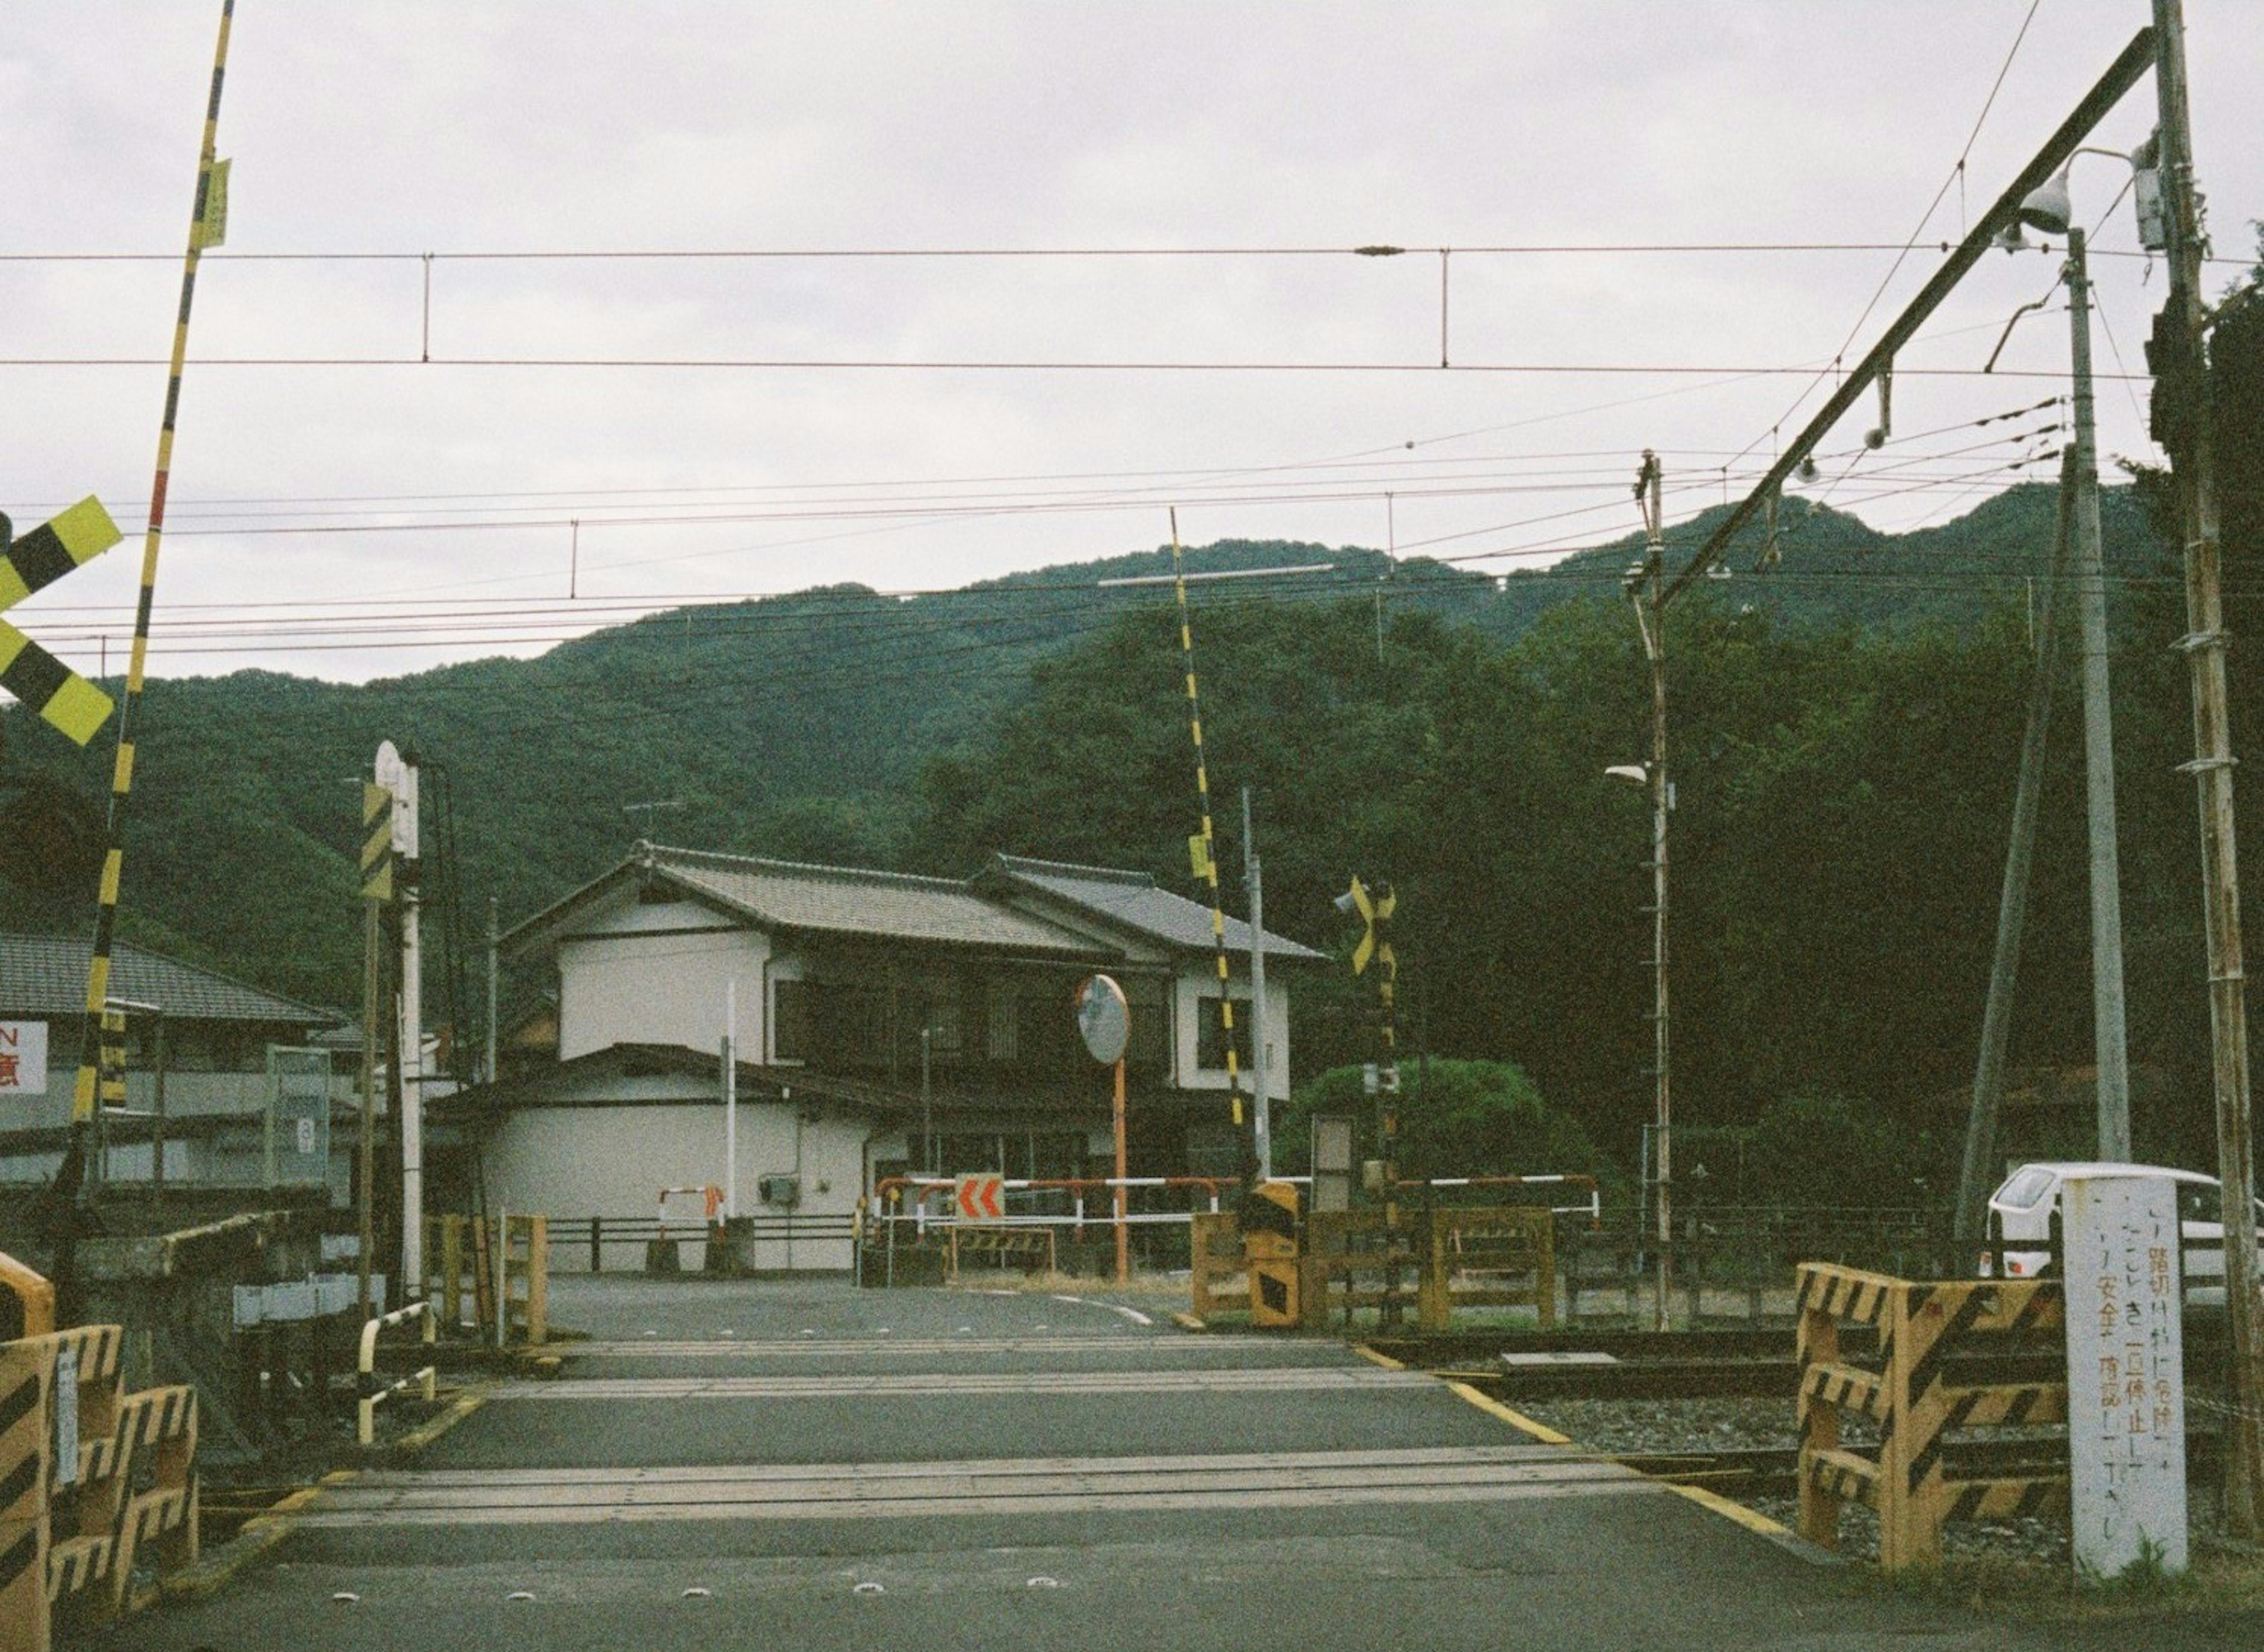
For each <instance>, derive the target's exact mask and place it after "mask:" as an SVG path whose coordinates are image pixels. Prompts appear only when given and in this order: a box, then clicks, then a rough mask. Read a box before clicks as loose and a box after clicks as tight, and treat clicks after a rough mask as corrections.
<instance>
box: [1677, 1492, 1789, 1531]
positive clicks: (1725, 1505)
mask: <svg viewBox="0 0 2264 1652" xmlns="http://www.w3.org/2000/svg"><path fill="white" fill-rule="evenodd" d="M1667 1489H1668V1490H1669V1491H1671V1492H1673V1493H1674V1495H1675V1496H1678V1497H1687V1498H1689V1499H1690V1501H1691V1502H1693V1503H1696V1504H1697V1505H1698V1506H1699V1507H1700V1508H1702V1509H1711V1510H1712V1511H1714V1512H1715V1513H1716V1514H1718V1515H1721V1516H1722V1517H1723V1518H1726V1519H1731V1520H1735V1521H1736V1522H1737V1523H1738V1525H1741V1526H1743V1527H1745V1530H1746V1531H1748V1532H1759V1533H1760V1535H1761V1536H1763V1537H1771V1538H1774V1537H1790V1536H1791V1535H1792V1532H1791V1531H1790V1529H1789V1528H1788V1527H1785V1526H1782V1525H1778V1524H1777V1523H1776V1522H1775V1521H1774V1520H1772V1519H1770V1518H1768V1516H1767V1515H1765V1514H1763V1513H1761V1512H1760V1511H1758V1510H1755V1509H1748V1508H1747V1507H1745V1504H1744V1503H1734V1502H1732V1501H1731V1500H1730V1499H1729V1498H1727V1497H1725V1496H1723V1495H1722V1494H1721V1493H1720V1492H1718V1491H1709V1490H1708V1489H1706V1488H1705V1487H1703V1486H1669V1487H1667Z"/></svg>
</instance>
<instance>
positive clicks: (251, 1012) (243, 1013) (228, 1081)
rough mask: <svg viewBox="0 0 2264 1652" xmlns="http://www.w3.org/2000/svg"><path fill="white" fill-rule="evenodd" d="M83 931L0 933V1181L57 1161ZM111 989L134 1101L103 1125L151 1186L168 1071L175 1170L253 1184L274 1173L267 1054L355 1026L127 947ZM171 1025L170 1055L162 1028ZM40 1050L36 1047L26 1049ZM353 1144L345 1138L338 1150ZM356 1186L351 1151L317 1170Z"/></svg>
mask: <svg viewBox="0 0 2264 1652" xmlns="http://www.w3.org/2000/svg"><path fill="white" fill-rule="evenodd" d="M90 952H91V946H90V945H89V943H88V941H87V940H86V939H85V938H83V937H67V936H55V935H20V934H0V1029H8V1030H10V1031H9V1032H8V1033H7V1035H6V1036H4V1037H0V1046H4V1047H0V1056H12V1057H14V1059H13V1060H11V1061H0V1183H24V1182H36V1181H44V1180H45V1179H46V1178H47V1177H48V1176H49V1175H50V1174H52V1173H53V1170H54V1166H55V1163H57V1162H58V1160H59V1159H60V1157H61V1155H62V1147H63V1143H64V1139H65V1136H66V1134H67V1133H68V1130H69V1125H70V1117H71V1101H72V1096H73V1093H74V1091H75V1090H76V1084H77V1077H78V1063H79V1044H80V1033H81V1029H82V1027H83V1023H84V1015H85V1005H86V983H87V960H88V955H89V953H90ZM109 996H110V998H111V999H112V1002H113V1003H117V1004H123V1005H125V1006H127V1016H126V1020H127V1061H126V1095H125V1105H124V1106H123V1107H122V1108H120V1109H115V1110H113V1112H112V1115H111V1116H110V1117H108V1118H106V1119H105V1121H104V1124H105V1129H104V1134H105V1138H106V1139H107V1140H108V1141H109V1142H110V1144H111V1145H110V1149H109V1154H108V1160H109V1163H108V1164H107V1166H106V1169H107V1171H108V1174H109V1176H110V1177H111V1179H112V1180H117V1181H144V1180H147V1179H148V1177H149V1170H150V1162H151V1161H150V1155H151V1147H150V1142H151V1139H152V1130H151V1116H152V1114H153V1112H154V1111H155V1104H156V1091H157V1083H158V1069H159V1065H160V1061H161V1059H162V1064H163V1070H164V1103H165V1114H166V1131H165V1174H166V1178H167V1179H168V1180H169V1181H170V1182H171V1183H173V1184H174V1185H178V1186H198V1185H202V1186H240V1185H258V1184H260V1183H261V1182H262V1181H263V1180H264V1179H265V1176H266V1171H267V1153H266V1148H267V1141H266V1134H267V1114H268V1104H269V1080H268V1073H269V1051H270V1050H271V1049H273V1048H291V1049H298V1048H303V1047H308V1046H309V1045H311V1044H313V1043H315V1042H316V1041H317V1040H320V1039H322V1038H323V1037H325V1036H330V1035H334V1034H335V1033H337V1032H338V1031H339V1030H340V1029H341V1028H343V1027H345V1025H346V1022H345V1017H344V1016H342V1015H341V1014H339V1013H338V1012H337V1011H334V1010H326V1009H323V1008H321V1007H319V1006H317V1005H315V1004H301V1003H300V1002H299V1001H297V1000H296V999H294V998H288V997H285V996H282V995H281V994H279V993H273V992H269V991H267V990H265V989H263V988H260V987H256V986H253V985H251V984H250V983H249V982H243V981H238V980H236V979H234V978H232V977H230V976H228V975H221V974H219V973H218V972H217V971H214V970H210V969H205V968H202V967H199V966H197V965H194V964H189V963H184V962H182V961H181V960H178V959H174V958H168V957H166V956H164V955H163V953H153V952H151V951H149V949H147V948H146V947H141V946H133V945H131V944H129V943H126V942H120V943H119V944H118V945H116V946H114V947H113V948H112V956H111V966H110V988H109ZM161 1021H162V1024H163V1033H162V1049H161V1047H160V1041H161V1035H160V1032H159V1025H160V1022H161ZM33 1047H36V1048H37V1049H38V1051H39V1055H38V1058H37V1059H36V1060H33V1059H30V1058H29V1057H28V1056H27V1054H26V1052H27V1051H28V1050H30V1049H31V1048H33ZM342 1145H343V1144H341V1146H342ZM310 1179H324V1180H329V1181H331V1182H332V1183H333V1184H334V1185H335V1186H336V1188H337V1190H339V1191H341V1192H342V1191H343V1190H344V1189H345V1187H347V1186H349V1185H351V1177H350V1171H349V1169H348V1167H347V1166H346V1164H345V1162H344V1160H343V1159H340V1160H339V1161H338V1163H336V1164H333V1165H330V1166H327V1167H324V1169H323V1174H322V1176H321V1177H312V1172H311V1167H310Z"/></svg>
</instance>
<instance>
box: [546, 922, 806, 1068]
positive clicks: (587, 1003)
mask: <svg viewBox="0 0 2264 1652" xmlns="http://www.w3.org/2000/svg"><path fill="white" fill-rule="evenodd" d="M769 956H770V941H769V938H768V937H766V936H764V935H760V934H758V933H755V932H754V931H749V930H744V929H740V928H737V927H736V926H734V925H732V924H730V923H729V921H728V920H726V919H724V918H722V917H719V916H718V915H717V914H716V913H715V912H714V911H713V910H711V909H708V908H707V907H704V906H700V905H698V904H696V903H694V902H661V903H657V904H654V905H649V906H647V905H641V904H638V903H637V902H625V903H623V904H622V905H620V906H619V907H616V908H614V909H612V910H611V911H608V912H605V913H602V914H597V915H594V916H593V917H591V919H590V920H589V921H587V922H585V923H584V924H583V925H582V926H581V928H580V929H579V930H578V931H577V932H576V933H575V934H574V935H573V936H572V937H570V938H568V939H566V940H564V941H562V942H561V943H560V945H559V948H558V1054H559V1057H560V1059H562V1060H564V1061H571V1060H572V1059H573V1058H574V1057H576V1056H577V1055H587V1054H591V1053H592V1052H593V1051H597V1050H602V1049H608V1048H611V1047H613V1045H616V1044H677V1045H681V1046H683V1047H685V1048H686V1049H695V1050H713V1049H715V1047H716V1046H717V1044H718V1043H719V1042H720V1041H721V1040H722V1036H723V1012H724V992H725V985H726V983H727V982H737V996H738V1038H739V1048H740V1049H741V1050H743V1051H745V1052H747V1053H748V1056H749V1058H750V1059H754V1058H755V1053H756V1052H758V1051H760V1050H763V1049H764V1048H765V1047H766V1028H765V1025H764V1021H765V1016H764V1009H765V1005H764V1002H763V1000H764V992H763V964H764V961H765V960H766V959H768V958H769Z"/></svg>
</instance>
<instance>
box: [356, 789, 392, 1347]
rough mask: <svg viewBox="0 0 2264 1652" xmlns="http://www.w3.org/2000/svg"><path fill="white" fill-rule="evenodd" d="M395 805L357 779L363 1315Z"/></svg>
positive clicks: (371, 1235) (370, 1253)
mask: <svg viewBox="0 0 2264 1652" xmlns="http://www.w3.org/2000/svg"><path fill="white" fill-rule="evenodd" d="M391 750H392V747H391V745H390V744H388V745H387V746H385V747H383V748H381V750H380V753H379V756H380V757H381V759H382V758H383V757H385V756H386V755H387V754H388V753H390V752H391ZM380 768H381V769H382V763H381V764H380ZM394 810H395V798H394V794H393V791H392V788H391V787H389V786H387V785H386V784H385V783H384V781H383V780H381V779H371V780H365V781H364V782H363V783H362V788H361V837H362V843H361V895H362V948H361V1121H360V1129H359V1133H358V1137H357V1148H358V1150H359V1151H358V1162H357V1163H356V1165H355V1172H354V1184H355V1185H354V1204H355V1206H356V1207H357V1209H358V1211H359V1217H360V1221H359V1228H358V1229H357V1231H358V1232H359V1235H360V1243H359V1247H358V1248H357V1250H356V1252H355V1260H354V1272H355V1276H356V1278H357V1279H358V1280H359V1289H358V1291H357V1293H356V1298H355V1301H356V1303H357V1312H358V1313H359V1316H360V1317H361V1318H362V1319H364V1320H367V1319H368V1318H369V1317H370V1310H371V1308H372V1306H373V1304H372V1302H371V1301H370V1271H371V1264H372V1263H373V1261H374V1257H375V1255H376V1246H377V1222H376V1215H375V1206H376V1203H377V1030H378V1006H379V1004H380V1003H381V993H380V984H381V981H382V980H383V976H384V964H383V958H384V950H383V948H382V947H381V946H380V945H379V940H380V931H381V930H382V929H383V927H384V921H383V920H384V910H385V905H386V903H387V902H389V901H390V900H392V899H393V815H394Z"/></svg>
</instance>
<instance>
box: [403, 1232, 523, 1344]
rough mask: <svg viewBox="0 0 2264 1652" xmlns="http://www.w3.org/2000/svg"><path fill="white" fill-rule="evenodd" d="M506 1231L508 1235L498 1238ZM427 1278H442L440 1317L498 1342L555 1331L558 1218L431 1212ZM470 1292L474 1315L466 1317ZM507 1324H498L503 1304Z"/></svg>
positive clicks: (454, 1326) (454, 1327) (453, 1326)
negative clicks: (553, 1234)
mask: <svg viewBox="0 0 2264 1652" xmlns="http://www.w3.org/2000/svg"><path fill="white" fill-rule="evenodd" d="M498 1230H500V1233H501V1235H502V1236H501V1238H500V1239H498V1238H497V1233H498ZM424 1277H425V1279H427V1280H428V1281H431V1282H432V1283H434V1284H437V1286H439V1295H440V1322H441V1323H443V1324H445V1325H446V1326H447V1327H448V1328H449V1329H450V1330H463V1329H466V1328H467V1327H469V1328H470V1329H471V1330H474V1331H475V1333H476V1334H477V1336H478V1337H479V1339H480V1340H481V1341H482V1342H484V1343H490V1344H494V1345H495V1346H497V1347H502V1346H504V1345H505V1344H508V1343H511V1342H513V1341H517V1342H522V1343H526V1344H541V1343H543V1342H545V1341H547V1340H548V1337H549V1334H550V1222H549V1219H548V1217H544V1216H512V1215H509V1214H497V1215H493V1216H427V1217H426V1218H425V1219H424ZM467 1298H468V1299H469V1300H470V1302H471V1308H472V1316H471V1318H470V1319H469V1320H466V1319H465V1317H464V1304H465V1301H466V1299H467ZM498 1303H500V1304H501V1305H502V1309H503V1314H504V1322H503V1327H502V1329H501V1330H497V1322H496V1312H497V1304H498Z"/></svg>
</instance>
